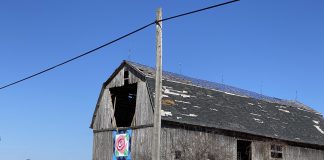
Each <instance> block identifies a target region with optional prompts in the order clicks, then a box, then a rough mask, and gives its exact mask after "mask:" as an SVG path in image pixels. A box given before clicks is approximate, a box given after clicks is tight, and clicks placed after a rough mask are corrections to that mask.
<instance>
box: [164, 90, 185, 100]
mask: <svg viewBox="0 0 324 160" xmlns="http://www.w3.org/2000/svg"><path fill="white" fill-rule="evenodd" d="M163 92H164V93H165V94H170V95H175V96H181V97H183V98H190V97H191V96H190V95H188V94H187V93H188V91H178V90H174V89H173V90H171V89H168V88H165V89H163Z"/></svg>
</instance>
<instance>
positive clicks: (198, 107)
mask: <svg viewBox="0 0 324 160" xmlns="http://www.w3.org/2000/svg"><path fill="white" fill-rule="evenodd" d="M192 107H195V108H201V107H199V106H192Z"/></svg>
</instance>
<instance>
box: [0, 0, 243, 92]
mask: <svg viewBox="0 0 324 160" xmlns="http://www.w3.org/2000/svg"><path fill="white" fill-rule="evenodd" d="M237 1H239V0H232V1H228V2H224V3H220V4H215V5H212V6H209V7H205V8H201V9H198V10H194V11H190V12H186V13H182V14H178V15H175V16H171V17H167V18H164V19H162V20H160V21H168V20H171V19H175V18H179V17H182V16H187V15H190V14H194V13H197V12H201V11H205V10H209V9H213V8H216V7H220V6H223V5H227V4H230V3H233V2H237ZM155 23H158V22H157V21H153V22H150V23H148V24H146V25H144V26H142V27H140V28H138V29H136V30H134V31H132V32H129V33H127V34H125V35H123V36H120V37H119V38H116V39H114V40H112V41H109V42H107V43H105V44H103V45H100V46H98V47H96V48H94V49H91V50H89V51H87V52H84V53H82V54H80V55H78V56H76V57H73V58H71V59H68V60H66V61H64V62H62V63H59V64H56V65H54V66H52V67H49V68H46V69H44V70H42V71H40V72H37V73H35V74H32V75H30V76H28V77H25V78H23V79H20V80H17V81H14V82H11V83H9V84H7V85H4V86H2V87H1V88H0V90H1V89H4V88H7V87H9V86H12V85H15V84H17V83H20V82H23V81H26V80H28V79H31V78H33V77H36V76H38V75H41V74H43V73H45V72H48V71H50V70H53V69H55V68H57V67H60V66H63V65H65V64H67V63H69V62H72V61H74V60H77V59H79V58H81V57H84V56H86V55H88V54H90V53H93V52H95V51H97V50H99V49H102V48H104V47H106V46H108V45H111V44H113V43H115V42H117V41H119V40H122V39H124V38H126V37H128V36H130V35H132V34H135V33H137V32H139V31H141V30H144V29H145V28H147V27H149V26H151V25H153V24H155Z"/></svg>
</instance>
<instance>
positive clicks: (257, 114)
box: [250, 113, 261, 117]
mask: <svg viewBox="0 0 324 160" xmlns="http://www.w3.org/2000/svg"><path fill="white" fill-rule="evenodd" d="M250 114H251V115H253V116H259V117H261V115H260V114H255V113H250Z"/></svg>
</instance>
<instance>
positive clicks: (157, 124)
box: [152, 8, 162, 160]
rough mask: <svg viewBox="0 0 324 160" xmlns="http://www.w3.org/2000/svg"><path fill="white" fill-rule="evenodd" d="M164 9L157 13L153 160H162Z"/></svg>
mask: <svg viewBox="0 0 324 160" xmlns="http://www.w3.org/2000/svg"><path fill="white" fill-rule="evenodd" d="M161 20H162V9H161V8H159V9H158V10H157V13H156V72H155V100H154V104H155V108H154V127H153V141H152V145H153V146H152V160H160V148H161V147H160V146H161V100H162V21H161Z"/></svg>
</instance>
